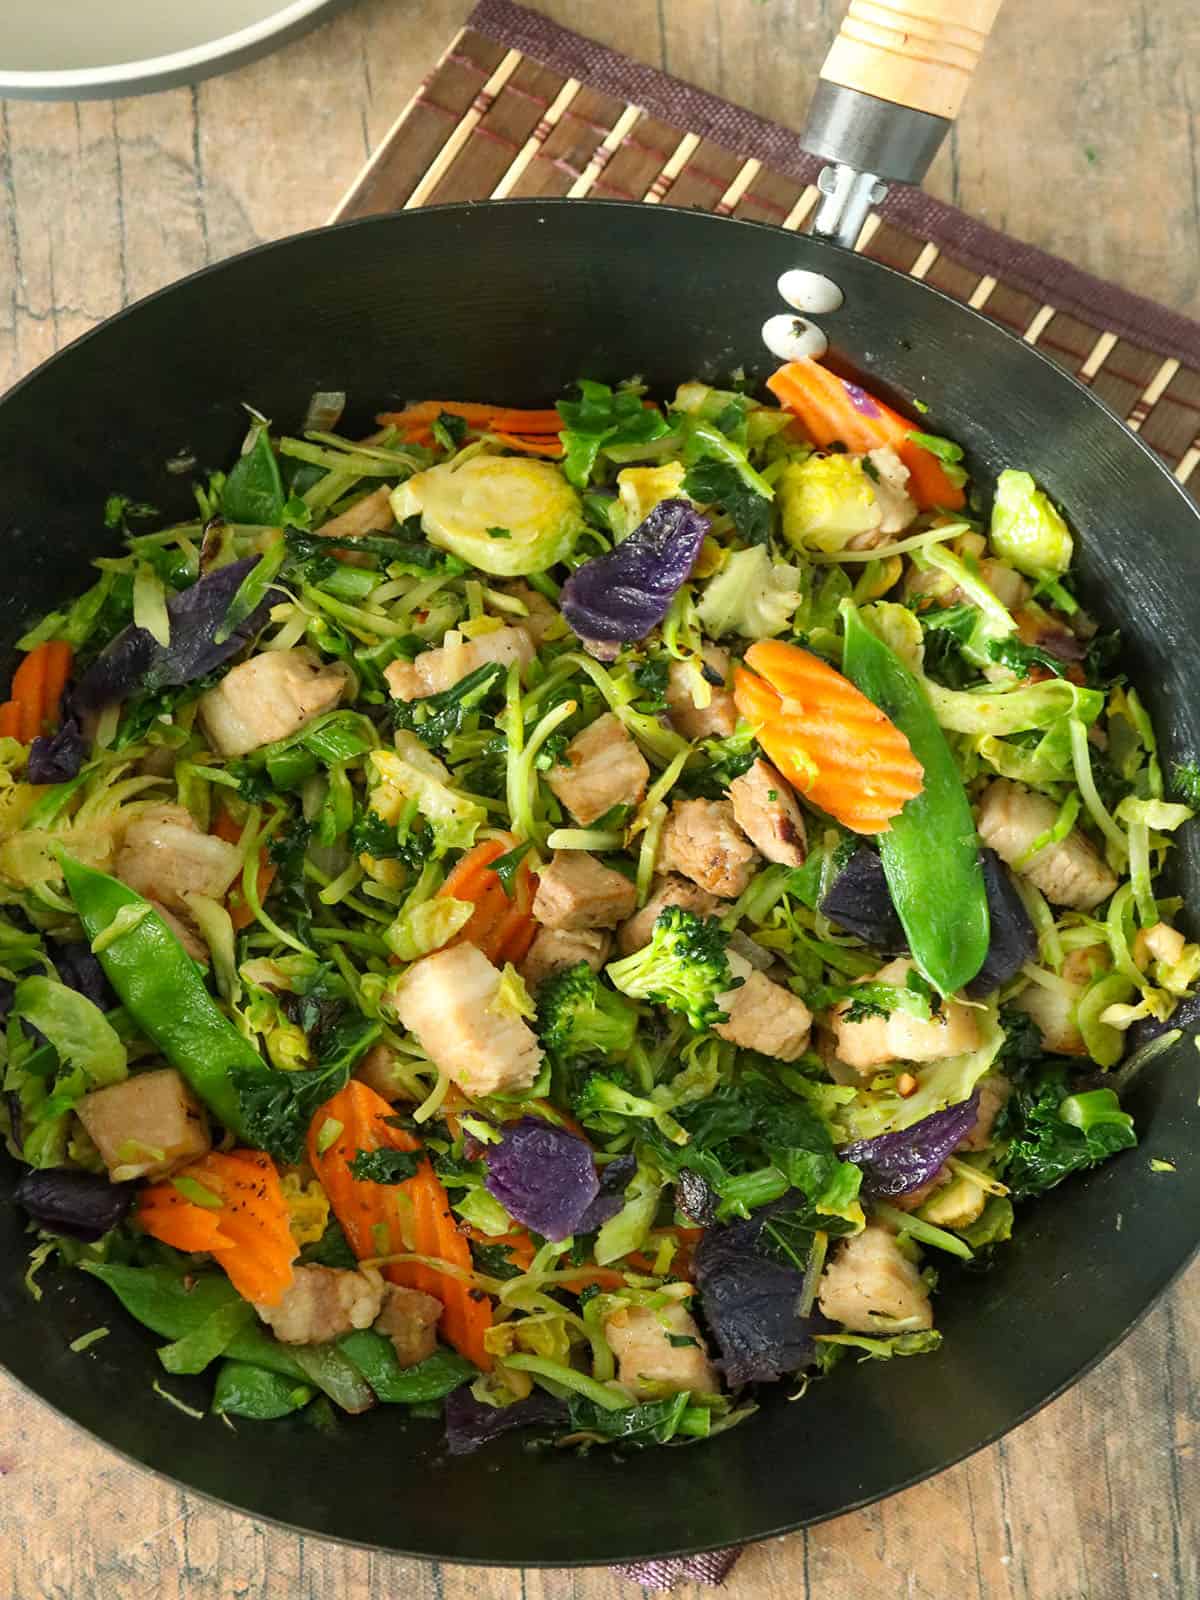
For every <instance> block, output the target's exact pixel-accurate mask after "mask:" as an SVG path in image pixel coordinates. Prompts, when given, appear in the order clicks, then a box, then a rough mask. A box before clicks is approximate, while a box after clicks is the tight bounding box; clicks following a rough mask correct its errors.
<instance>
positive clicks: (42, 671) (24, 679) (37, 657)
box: [12, 644, 50, 744]
mask: <svg viewBox="0 0 1200 1600" xmlns="http://www.w3.org/2000/svg"><path fill="white" fill-rule="evenodd" d="M49 664H50V658H49V655H48V653H47V647H46V646H45V645H44V644H40V645H38V647H37V649H36V650H31V651H30V652H29V654H28V655H27V656H26V657H25V659H24V661H22V663H21V665H20V666H19V667H18V668H17V670H16V671H15V672H14V673H13V681H12V697H13V699H14V700H15V701H16V702H17V705H18V706H19V707H20V708H21V732H20V735H19V737H20V740H21V743H22V744H28V743H29V741H30V740H31V739H36V738H37V736H38V734H39V733H41V731H42V722H43V721H44V719H45V714H46V671H47V668H48V667H49Z"/></svg>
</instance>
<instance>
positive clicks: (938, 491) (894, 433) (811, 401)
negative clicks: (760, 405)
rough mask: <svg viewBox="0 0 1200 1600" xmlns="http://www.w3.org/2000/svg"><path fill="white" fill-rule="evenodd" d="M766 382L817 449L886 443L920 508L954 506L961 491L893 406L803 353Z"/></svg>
mask: <svg viewBox="0 0 1200 1600" xmlns="http://www.w3.org/2000/svg"><path fill="white" fill-rule="evenodd" d="M767 388H768V389H770V390H771V392H772V394H774V396H775V397H776V399H777V400H778V401H779V402H780V404H781V405H783V406H785V407H786V408H787V409H788V410H789V411H793V412H795V414H796V416H797V417H798V418H799V419H800V422H801V424H802V425H803V427H804V431H805V432H806V433H807V434H808V436H809V438H810V439H811V440H812V441H813V443H814V444H816V445H819V446H820V447H821V448H822V449H824V448H826V447H827V446H828V445H831V444H835V443H840V444H843V445H845V446H846V448H847V449H848V450H858V451H867V450H877V449H879V447H880V446H881V445H888V444H890V445H891V446H892V448H893V449H894V450H895V452H896V454H897V455H898V456H899V457H900V459H901V461H903V463H904V465H905V466H906V467H907V468H908V471H909V482H908V492H909V493H910V494H911V495H912V497H913V499H914V500H915V501H916V503H917V505H918V506H920V507H921V509H922V510H923V511H928V510H931V509H933V508H934V507H941V508H942V509H943V510H947V511H958V510H960V509H961V508H962V507H963V506H964V505H965V504H966V496H965V495H964V494H963V491H962V489H961V488H960V487H959V485H958V484H955V483H951V481H950V479H949V478H948V477H947V476H946V473H945V470H944V468H943V467H942V463H941V462H940V461H939V460H938V458H937V456H935V455H933V454H931V453H930V451H928V450H926V449H925V448H924V447H923V446H921V445H919V444H917V443H916V442H915V441H914V440H913V439H912V438H910V437H909V436H910V434H912V433H913V432H914V431H917V430H914V428H913V425H912V423H911V422H909V421H908V419H907V418H906V417H902V416H901V415H900V413H899V412H898V411H893V410H892V408H891V407H890V406H887V405H884V403H883V401H882V400H878V399H876V397H875V396H874V395H871V394H868V393H867V391H866V390H865V389H861V388H859V386H858V385H857V384H856V383H848V382H847V381H846V380H845V379H844V378H839V377H838V375H837V374H836V373H835V372H830V371H829V369H828V367H823V366H821V365H820V364H819V363H818V362H816V361H811V360H810V359H809V358H808V357H807V356H803V357H801V359H800V360H799V361H789V362H788V364H787V365H786V366H785V367H780V369H779V371H778V372H776V373H775V374H774V375H773V376H772V377H770V378H768V379H767Z"/></svg>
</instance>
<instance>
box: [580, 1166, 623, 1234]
mask: <svg viewBox="0 0 1200 1600" xmlns="http://www.w3.org/2000/svg"><path fill="white" fill-rule="evenodd" d="M636 1171H637V1157H636V1156H634V1155H623V1156H618V1157H617V1159H616V1160H615V1161H610V1162H609V1163H608V1165H607V1166H606V1167H603V1168H602V1169H601V1171H600V1193H599V1194H598V1195H597V1196H596V1198H595V1199H594V1200H593V1201H592V1203H591V1205H590V1206H589V1207H588V1208H587V1210H586V1211H585V1212H584V1213H583V1215H582V1216H581V1217H580V1219H579V1221H578V1222H577V1223H576V1224H575V1227H574V1229H573V1230H572V1231H573V1232H574V1233H596V1232H597V1231H598V1230H599V1229H600V1228H602V1227H603V1226H604V1224H605V1223H606V1222H610V1221H611V1220H612V1218H613V1217H615V1216H616V1214H617V1212H618V1211H620V1209H621V1207H622V1206H623V1205H624V1204H625V1191H626V1189H628V1187H629V1185H630V1183H631V1182H632V1181H633V1175H634V1173H635V1172H636Z"/></svg>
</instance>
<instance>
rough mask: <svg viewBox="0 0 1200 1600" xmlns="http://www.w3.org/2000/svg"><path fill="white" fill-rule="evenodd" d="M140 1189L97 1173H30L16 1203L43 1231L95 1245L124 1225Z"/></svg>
mask: <svg viewBox="0 0 1200 1600" xmlns="http://www.w3.org/2000/svg"><path fill="white" fill-rule="evenodd" d="M137 1187H138V1186H137V1184H136V1183H110V1182H109V1181H108V1179H107V1178H102V1177H98V1176H97V1175H96V1174H95V1173H93V1172H76V1171H73V1170H71V1169H68V1168H66V1167H51V1168H45V1169H43V1170H41V1171H37V1172H27V1173H26V1174H25V1176H24V1177H23V1178H22V1179H21V1181H20V1182H19V1183H18V1184H17V1187H16V1188H15V1189H14V1191H13V1199H14V1200H15V1201H16V1202H17V1204H18V1205H19V1206H20V1207H21V1209H22V1211H25V1212H27V1213H28V1215H29V1216H30V1218H31V1219H32V1220H33V1221H34V1222H36V1223H37V1225H38V1227H39V1228H45V1229H46V1230H47V1231H48V1232H50V1233H65V1234H67V1235H69V1237H70V1238H72V1239H83V1240H85V1241H86V1242H87V1243H89V1244H91V1243H94V1242H95V1240H97V1239H101V1238H103V1237H104V1235H105V1234H106V1233H107V1232H108V1231H109V1229H110V1228H115V1227H116V1226H117V1224H118V1223H119V1222H124V1220H125V1218H126V1216H127V1215H128V1213H129V1208H130V1206H131V1205H132V1204H133V1197H134V1194H135V1193H136V1191H137Z"/></svg>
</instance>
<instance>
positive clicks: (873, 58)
mask: <svg viewBox="0 0 1200 1600" xmlns="http://www.w3.org/2000/svg"><path fill="white" fill-rule="evenodd" d="M999 10H1000V0H850V9H849V11H848V12H847V13H846V17H845V20H844V21H843V23H842V27H841V32H840V33H839V34H838V36H837V38H836V39H835V40H834V41H833V44H832V46H831V47H830V51H829V54H828V55H827V56H826V58H825V65H824V66H823V67H822V68H821V77H822V78H823V79H824V80H825V81H826V82H828V83H835V84H838V85H840V86H841V87H842V88H845V89H857V90H858V91H859V93H860V94H869V95H874V96H875V98H876V99H878V100H888V101H891V102H892V104H893V105H899V106H907V107H908V108H909V109H910V110H912V111H923V112H926V113H927V114H928V115H930V116H934V117H942V118H944V119H945V120H946V121H953V119H954V118H955V117H956V116H957V115H958V112H959V108H960V107H961V105H962V103H963V97H964V96H965V94H966V92H967V87H968V85H969V84H970V82H971V74H972V73H973V72H974V70H975V67H976V64H977V63H978V61H979V57H980V55H981V54H982V51H983V47H984V44H985V43H986V42H987V36H988V34H989V33H990V31H991V27H992V24H993V22H995V20H996V13H997V12H998V11H999Z"/></svg>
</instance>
